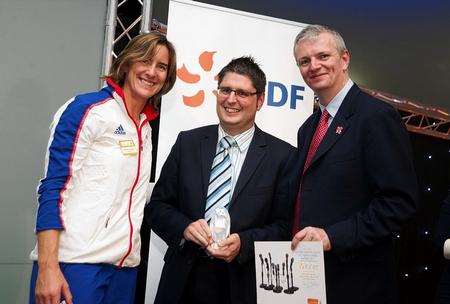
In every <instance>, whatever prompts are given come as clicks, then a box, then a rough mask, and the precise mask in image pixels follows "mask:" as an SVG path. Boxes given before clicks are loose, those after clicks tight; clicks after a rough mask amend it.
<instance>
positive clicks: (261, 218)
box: [145, 57, 295, 304]
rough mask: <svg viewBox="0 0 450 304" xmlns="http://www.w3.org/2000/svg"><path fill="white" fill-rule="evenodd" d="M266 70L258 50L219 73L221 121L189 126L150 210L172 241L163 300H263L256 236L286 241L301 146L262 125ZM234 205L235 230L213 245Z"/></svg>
mask: <svg viewBox="0 0 450 304" xmlns="http://www.w3.org/2000/svg"><path fill="white" fill-rule="evenodd" d="M265 86H266V77H265V74H264V72H263V71H262V70H261V69H260V67H259V66H258V65H257V64H256V63H255V61H254V60H253V58H251V57H241V58H237V59H234V60H232V61H231V62H230V63H229V64H228V65H227V66H225V67H224V68H223V69H222V70H221V71H220V73H219V74H218V90H217V106H216V109H217V115H218V117H219V121H220V123H219V125H210V126H206V127H201V128H197V129H193V130H190V131H185V132H181V133H180V134H179V135H178V138H177V141H176V143H175V144H174V146H173V147H172V151H171V152H170V155H169V156H168V158H167V160H166V162H165V164H164V166H163V168H162V171H161V176H160V178H159V180H158V182H157V184H156V186H155V189H154V191H153V195H152V198H151V201H150V203H149V204H148V206H147V208H146V214H145V217H146V219H147V220H148V221H149V223H150V225H151V227H152V229H153V231H155V232H156V233H157V234H158V235H159V236H160V237H161V238H162V239H163V240H164V241H165V242H166V243H167V244H168V246H169V248H168V250H167V253H166V255H165V257H164V261H165V264H164V268H163V272H162V275H161V280H160V283H159V287H158V292H157V296H156V300H155V303H164V304H167V303H256V282H255V262H254V241H268V240H285V239H287V238H288V237H289V233H290V226H289V224H290V223H289V217H290V213H291V210H292V207H293V205H292V204H293V202H294V200H295V193H294V192H293V191H290V189H292V185H293V180H292V179H291V177H292V176H293V174H295V172H291V168H292V167H293V166H292V163H291V161H292V160H293V158H294V155H295V150H294V148H293V147H292V146H291V145H289V144H287V143H285V142H283V141H281V140H280V139H277V138H275V137H273V136H271V135H269V134H267V133H265V132H263V131H262V130H260V129H259V128H258V127H257V126H256V125H255V115H256V112H257V111H258V110H259V109H260V108H261V106H262V104H263V102H264V91H265ZM216 208H227V209H228V211H229V213H230V217H231V234H230V236H229V237H228V238H227V239H226V240H224V241H223V242H221V243H220V245H219V247H218V248H214V247H212V246H211V244H212V239H211V232H210V229H209V226H208V221H209V220H210V219H211V216H212V214H213V213H214V210H215V209H216Z"/></svg>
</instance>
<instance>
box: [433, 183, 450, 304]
mask: <svg viewBox="0 0 450 304" xmlns="http://www.w3.org/2000/svg"><path fill="white" fill-rule="evenodd" d="M447 239H450V189H449V192H448V196H447V198H446V199H445V200H444V201H443V202H442V206H441V212H440V214H439V219H438V222H437V225H436V234H435V238H434V240H435V243H436V247H437V248H438V250H439V252H440V253H441V254H443V248H444V243H445V241H446V240H447ZM444 267H445V268H444V272H443V273H442V277H441V282H440V284H439V286H438V292H437V303H439V304H444V303H450V261H449V260H446V262H445V265H444Z"/></svg>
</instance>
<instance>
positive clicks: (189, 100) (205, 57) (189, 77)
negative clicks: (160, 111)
mask: <svg viewBox="0 0 450 304" xmlns="http://www.w3.org/2000/svg"><path fill="white" fill-rule="evenodd" d="M215 53H216V52H215V51H214V52H207V51H204V52H203V53H201V54H200V56H198V63H199V64H200V67H201V68H202V69H203V71H205V72H209V71H211V69H212V67H213V65H214V60H213V56H214V54H215ZM177 76H178V78H179V79H180V80H181V81H183V82H185V83H189V84H195V83H198V82H199V81H200V79H201V76H200V75H198V74H193V73H191V72H189V71H188V69H187V68H186V66H185V64H184V63H183V65H182V66H181V68H179V69H177ZM214 79H216V80H217V77H214ZM212 93H213V94H214V95H216V94H217V93H216V90H214V91H213V92H212ZM204 101H205V91H204V90H198V91H197V93H195V94H194V95H192V96H186V95H183V103H184V104H185V105H186V106H188V107H198V106H200V105H202V104H203V102H204Z"/></svg>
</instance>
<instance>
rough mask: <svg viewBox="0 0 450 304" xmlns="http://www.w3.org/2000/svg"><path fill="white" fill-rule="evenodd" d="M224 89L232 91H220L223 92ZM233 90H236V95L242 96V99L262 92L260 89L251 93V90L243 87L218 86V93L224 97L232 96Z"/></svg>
mask: <svg viewBox="0 0 450 304" xmlns="http://www.w3.org/2000/svg"><path fill="white" fill-rule="evenodd" d="M224 89H227V90H230V92H229V93H228V94H223V93H220V92H223V90H224ZM231 92H234V96H236V97H237V98H240V99H245V98H249V97H250V96H253V95H257V94H260V93H261V92H258V91H256V92H253V93H251V92H247V91H245V90H241V89H232V88H230V87H218V88H217V94H218V95H220V96H223V97H228V96H230V95H231Z"/></svg>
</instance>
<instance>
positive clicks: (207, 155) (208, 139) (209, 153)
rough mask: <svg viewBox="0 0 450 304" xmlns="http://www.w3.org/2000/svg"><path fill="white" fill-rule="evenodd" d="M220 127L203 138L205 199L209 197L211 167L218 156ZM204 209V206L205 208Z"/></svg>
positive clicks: (207, 132)
mask: <svg viewBox="0 0 450 304" xmlns="http://www.w3.org/2000/svg"><path fill="white" fill-rule="evenodd" d="M217 128H218V126H217V125H216V126H214V127H211V128H208V129H206V130H205V134H204V136H203V137H202V138H201V143H200V153H201V160H202V181H203V197H205V198H206V196H207V195H208V185H209V176H210V174H211V166H212V162H213V160H214V156H215V155H216V148H217V138H218V136H219V134H218V129H217ZM203 207H204V206H203Z"/></svg>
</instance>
